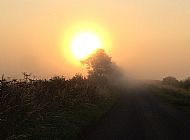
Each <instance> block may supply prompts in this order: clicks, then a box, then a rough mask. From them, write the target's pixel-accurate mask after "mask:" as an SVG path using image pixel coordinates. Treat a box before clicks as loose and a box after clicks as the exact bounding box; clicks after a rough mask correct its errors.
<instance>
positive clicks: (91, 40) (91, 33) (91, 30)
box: [62, 22, 111, 64]
mask: <svg viewBox="0 0 190 140" xmlns="http://www.w3.org/2000/svg"><path fill="white" fill-rule="evenodd" d="M110 40H111V39H110V34H109V33H108V32H107V31H105V29H104V28H102V26H100V25H98V24H95V23H94V22H79V23H78V24H76V25H75V26H71V27H70V28H68V29H67V30H66V31H65V35H64V38H63V44H62V51H63V53H64V58H66V59H67V60H69V61H70V62H72V63H73V64H80V60H81V59H83V58H85V57H87V56H89V55H90V54H92V53H93V52H94V51H95V50H96V49H98V48H103V49H104V50H105V51H106V52H109V50H110V48H111V43H110Z"/></svg>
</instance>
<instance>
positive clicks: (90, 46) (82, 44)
mask: <svg viewBox="0 0 190 140" xmlns="http://www.w3.org/2000/svg"><path fill="white" fill-rule="evenodd" d="M101 47H102V42H101V40H100V38H99V37H98V36H97V35H96V34H95V33H93V32H81V33H78V34H76V35H75V36H74V37H73V39H72V42H71V49H72V53H73V55H74V56H75V57H76V58H77V59H80V60H81V59H83V58H85V57H87V56H88V55H89V54H91V53H92V52H94V51H95V50H96V49H98V48H101Z"/></svg>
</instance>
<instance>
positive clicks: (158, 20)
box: [0, 0, 190, 79]
mask: <svg viewBox="0 0 190 140" xmlns="http://www.w3.org/2000/svg"><path fill="white" fill-rule="evenodd" d="M81 21H91V22H95V23H97V24H99V25H101V26H102V28H105V30H106V31H108V32H109V34H110V36H111V38H112V50H111V52H110V55H111V56H112V57H113V60H114V61H115V62H116V63H117V64H118V65H120V66H122V68H123V69H125V70H126V71H127V72H128V73H129V74H131V75H134V76H135V77H138V78H146V79H150V78H152V79H160V78H163V77H164V76H167V75H173V76H176V77H177V78H184V77H187V76H190V62H189V60H190V1H189V0H0V75H2V74H3V73H5V74H6V76H17V75H19V74H20V73H21V72H24V71H27V72H31V73H34V74H36V75H37V76H41V77H47V76H51V75H57V74H64V75H73V74H75V73H77V72H82V71H84V69H82V68H81V67H79V66H74V65H72V64H71V63H69V62H68V61H67V60H66V58H65V57H64V56H63V53H62V52H61V51H60V47H61V45H60V44H61V42H62V38H63V35H64V32H65V31H66V30H67V28H69V27H70V26H72V25H75V24H77V23H79V22H81Z"/></svg>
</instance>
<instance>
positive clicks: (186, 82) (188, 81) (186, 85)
mask: <svg viewBox="0 0 190 140" xmlns="http://www.w3.org/2000/svg"><path fill="white" fill-rule="evenodd" d="M182 84H183V87H184V88H185V89H186V90H189V89H190V77H188V78H187V79H185V80H184V81H183V83H182Z"/></svg>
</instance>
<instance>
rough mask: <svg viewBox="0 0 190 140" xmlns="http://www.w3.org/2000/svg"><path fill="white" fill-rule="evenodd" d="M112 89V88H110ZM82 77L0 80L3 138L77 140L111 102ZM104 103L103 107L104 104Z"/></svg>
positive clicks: (0, 121) (28, 76) (1, 133)
mask: <svg viewBox="0 0 190 140" xmlns="http://www.w3.org/2000/svg"><path fill="white" fill-rule="evenodd" d="M107 89H109V88H107ZM111 100H112V97H111V94H100V92H99V90H98V89H97V87H96V85H95V84H94V83H92V82H91V81H90V80H89V79H87V78H85V77H83V76H82V75H81V74H76V75H75V76H73V77H72V78H71V79H68V80H67V79H65V78H64V77H63V76H55V77H52V78H51V79H49V80H46V79H44V80H42V79H41V80H34V79H32V78H31V75H29V74H27V73H24V79H21V80H17V79H13V80H7V79H5V78H4V77H2V79H1V80H0V128H1V130H0V139H5V138H7V139H74V138H77V137H78V135H79V134H80V133H81V128H85V127H87V126H88V125H89V124H90V123H92V121H94V120H95V119H97V117H98V116H100V115H101V113H103V112H104V111H105V109H106V107H108V106H109V105H110V103H111V102H112V101H111ZM102 104H104V105H102Z"/></svg>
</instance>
